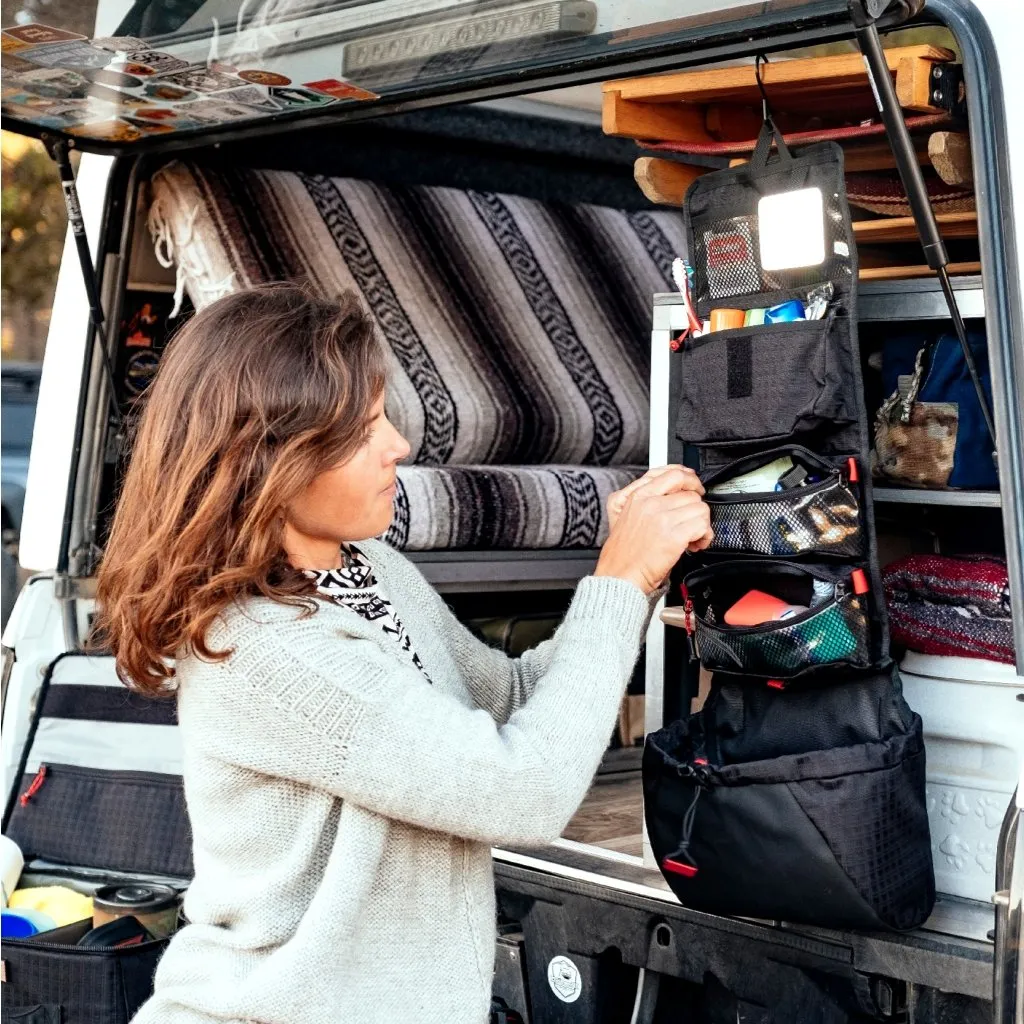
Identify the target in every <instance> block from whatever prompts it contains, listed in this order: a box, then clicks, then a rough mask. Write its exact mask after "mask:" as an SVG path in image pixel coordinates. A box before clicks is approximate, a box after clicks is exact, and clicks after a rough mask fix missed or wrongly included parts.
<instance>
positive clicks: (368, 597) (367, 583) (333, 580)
mask: <svg viewBox="0 0 1024 1024" xmlns="http://www.w3.org/2000/svg"><path fill="white" fill-rule="evenodd" d="M342 551H343V552H344V554H345V565H344V567H343V568H341V569H306V570H305V573H306V575H307V576H308V577H309V578H310V579H312V580H314V581H315V582H316V589H317V593H319V594H323V595H324V596H325V597H329V598H330V599H331V600H332V601H334V603H335V604H339V605H341V606H342V607H343V608H350V609H352V611H354V612H355V613H356V614H357V615H359V616H361V617H362V618H364V619H366V621H367V622H373V623H376V624H377V625H378V626H379V627H380V628H381V629H382V630H383V631H384V633H385V635H386V636H389V637H391V638H392V639H393V640H395V641H396V642H397V644H398V648H399V650H400V651H401V652H402V655H403V657H404V658H405V659H406V660H407V661H409V662H410V663H411V664H413V665H415V666H416V668H418V669H419V670H420V671H421V672H422V673H423V675H424V677H425V678H426V680H427V682H428V683H429V682H432V680H431V678H430V676H429V675H428V673H427V670H426V669H425V668H424V667H423V662H422V661H420V656H419V655H418V654H417V653H416V651H415V650H413V646H412V639H411V638H410V636H409V634H408V633H407V632H406V629H405V626H404V625H403V624H402V620H401V619H400V618H399V617H398V613H397V612H396V611H395V608H394V605H392V603H391V601H390V600H389V599H388V596H387V594H386V593H385V592H384V590H383V588H382V587H381V585H380V583H378V581H377V577H376V576H375V575H374V574H373V567H372V566H371V565H370V563H369V562H368V561H367V560H366V556H365V555H364V554H363V553H362V552H361V551H360V550H359V549H358V548H357V547H355V546H354V545H352V544H343V545H342Z"/></svg>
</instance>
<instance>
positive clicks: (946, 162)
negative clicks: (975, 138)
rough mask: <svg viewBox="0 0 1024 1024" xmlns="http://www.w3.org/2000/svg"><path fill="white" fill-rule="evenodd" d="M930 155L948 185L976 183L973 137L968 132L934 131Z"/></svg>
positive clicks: (936, 170)
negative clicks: (972, 155) (972, 150)
mask: <svg viewBox="0 0 1024 1024" xmlns="http://www.w3.org/2000/svg"><path fill="white" fill-rule="evenodd" d="M928 157H929V159H930V160H931V162H932V167H934V168H935V173H936V174H937V175H938V176H939V177H940V178H941V179H942V180H943V181H944V182H945V183H946V184H947V185H964V186H969V185H973V184H974V167H973V165H972V163H971V139H970V136H969V135H968V134H967V133H966V132H933V133H932V135H931V137H930V138H929V139H928Z"/></svg>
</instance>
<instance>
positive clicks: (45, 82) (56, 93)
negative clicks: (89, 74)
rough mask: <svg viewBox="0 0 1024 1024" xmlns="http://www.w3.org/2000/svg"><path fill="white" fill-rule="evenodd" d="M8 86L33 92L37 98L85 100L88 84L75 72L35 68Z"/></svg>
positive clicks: (19, 76)
mask: <svg viewBox="0 0 1024 1024" xmlns="http://www.w3.org/2000/svg"><path fill="white" fill-rule="evenodd" d="M8 84H9V85H14V86H16V87H18V88H22V89H25V90H26V91H28V92H34V93H35V94H36V95H37V96H52V97H53V98H55V99H61V100H73V99H74V100H81V99H85V96H86V90H87V89H88V88H89V83H88V82H87V81H86V80H85V79H84V78H83V77H82V76H81V75H80V74H78V73H77V72H75V71H62V70H60V69H58V68H37V69H36V70H35V71H28V72H26V73H25V74H24V75H18V76H17V77H16V78H15V79H14V81H13V82H9V83H8Z"/></svg>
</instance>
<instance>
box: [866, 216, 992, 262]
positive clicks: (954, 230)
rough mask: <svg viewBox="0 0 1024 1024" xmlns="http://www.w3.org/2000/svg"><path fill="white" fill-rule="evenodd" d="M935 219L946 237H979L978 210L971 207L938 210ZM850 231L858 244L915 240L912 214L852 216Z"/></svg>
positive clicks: (915, 228)
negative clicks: (938, 212)
mask: <svg viewBox="0 0 1024 1024" xmlns="http://www.w3.org/2000/svg"><path fill="white" fill-rule="evenodd" d="M935 220H936V221H937V222H938V225H939V233H940V234H941V235H942V237H943V238H945V239H950V238H977V237H978V214H977V213H976V212H975V211H974V210H971V211H969V212H966V213H940V214H937V215H936V217H935ZM853 233H854V235H855V236H856V238H857V242H858V243H859V244H860V245H866V244H877V245H882V244H884V243H887V242H916V241H917V240H918V234H917V225H916V224H915V223H914V218H913V217H880V218H879V219H878V220H855V221H854V222H853ZM884 269H889V268H884Z"/></svg>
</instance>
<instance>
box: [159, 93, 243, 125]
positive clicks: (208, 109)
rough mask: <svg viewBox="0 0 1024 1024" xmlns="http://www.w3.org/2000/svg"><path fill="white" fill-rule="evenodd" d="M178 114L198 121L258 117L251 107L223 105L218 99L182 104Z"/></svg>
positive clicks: (237, 119) (238, 104) (235, 104)
mask: <svg viewBox="0 0 1024 1024" xmlns="http://www.w3.org/2000/svg"><path fill="white" fill-rule="evenodd" d="M178 112H179V113H181V114H184V115H185V116H186V117H193V118H196V119H198V120H200V121H213V122H214V123H216V122H219V121H240V120H242V119H243V118H246V117H259V111H258V110H253V109H252V107H243V106H242V105H241V104H240V103H223V102H221V101H220V100H218V99H202V100H196V101H195V102H194V103H183V104H182V105H181V106H180V107H178Z"/></svg>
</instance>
